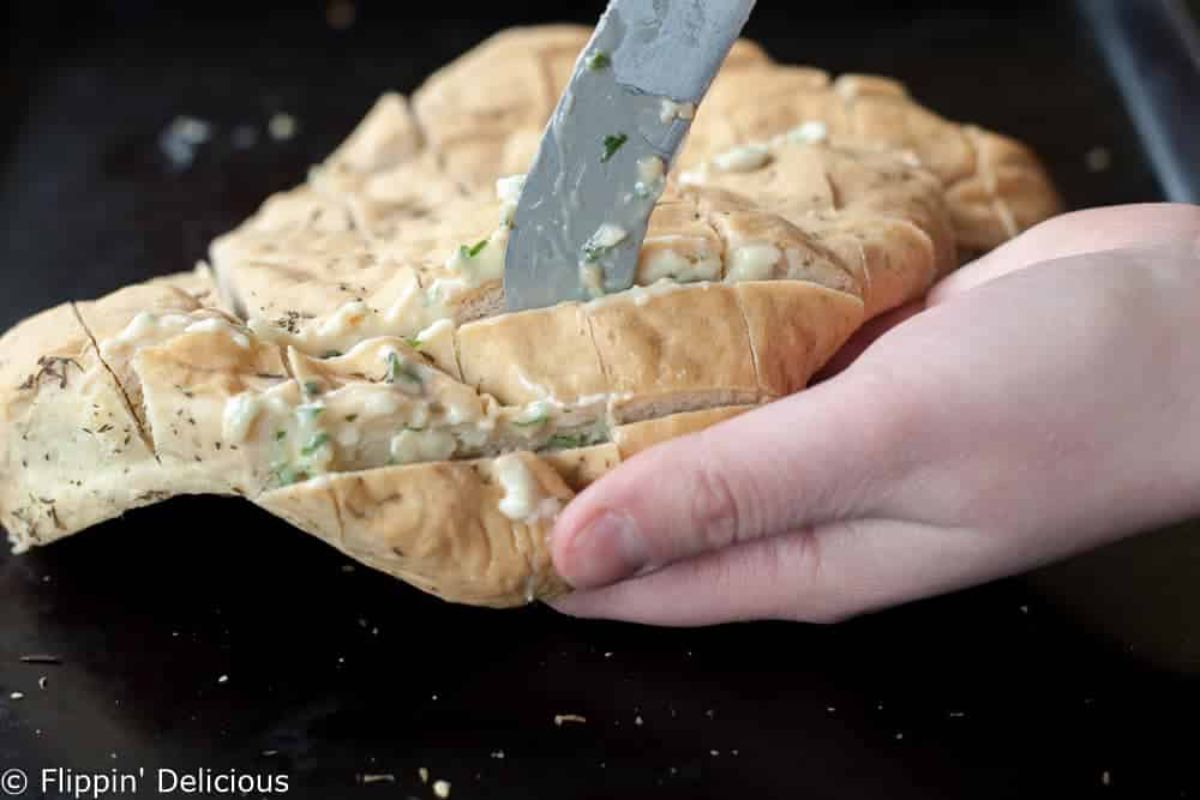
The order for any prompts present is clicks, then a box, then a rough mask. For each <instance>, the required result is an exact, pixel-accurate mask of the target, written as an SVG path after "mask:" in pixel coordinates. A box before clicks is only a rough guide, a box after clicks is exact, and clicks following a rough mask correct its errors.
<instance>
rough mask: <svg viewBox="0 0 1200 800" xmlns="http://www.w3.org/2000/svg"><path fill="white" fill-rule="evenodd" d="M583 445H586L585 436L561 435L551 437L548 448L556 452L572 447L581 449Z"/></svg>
mask: <svg viewBox="0 0 1200 800" xmlns="http://www.w3.org/2000/svg"><path fill="white" fill-rule="evenodd" d="M585 444H587V437H586V436H582V435H578V436H569V435H567V434H563V433H560V434H557V435H555V436H551V437H550V442H549V446H550V447H551V448H554V449H556V450H570V449H571V448H574V447H583V446H584V445H585Z"/></svg>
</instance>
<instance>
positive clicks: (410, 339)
mask: <svg viewBox="0 0 1200 800" xmlns="http://www.w3.org/2000/svg"><path fill="white" fill-rule="evenodd" d="M404 343H405V344H406V345H408V346H409V347H411V348H412V349H413V350H420V349H421V337H420V336H405V337H404Z"/></svg>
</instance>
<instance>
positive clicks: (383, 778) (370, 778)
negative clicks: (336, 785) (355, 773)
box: [359, 772, 396, 784]
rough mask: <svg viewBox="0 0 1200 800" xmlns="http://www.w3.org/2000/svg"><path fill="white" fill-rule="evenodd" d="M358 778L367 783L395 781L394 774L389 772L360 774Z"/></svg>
mask: <svg viewBox="0 0 1200 800" xmlns="http://www.w3.org/2000/svg"><path fill="white" fill-rule="evenodd" d="M359 780H361V781H362V782H363V783H364V784H368V783H395V782H396V776H395V775H393V774H391V773H390V772H383V773H376V774H371V775H360V776H359Z"/></svg>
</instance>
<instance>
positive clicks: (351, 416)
mask: <svg viewBox="0 0 1200 800" xmlns="http://www.w3.org/2000/svg"><path fill="white" fill-rule="evenodd" d="M356 419H358V414H347V415H346V422H354V420H356Z"/></svg>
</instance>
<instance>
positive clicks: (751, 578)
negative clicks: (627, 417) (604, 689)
mask: <svg viewBox="0 0 1200 800" xmlns="http://www.w3.org/2000/svg"><path fill="white" fill-rule="evenodd" d="M1110 248H1125V249H1117V250H1113V249H1110ZM1097 251H1099V252H1097ZM1033 264H1036V265H1037V266H1036V268H1033V269H1025V267H1028V266H1031V265H1033ZM905 316H907V317H908V318H907V319H904V317H905ZM893 319H894V320H903V321H900V322H899V324H897V325H895V327H892V328H891V329H890V330H886V331H883V332H882V335H879V336H878V338H877V339H876V340H875V341H874V342H872V343H870V344H869V346H867V347H866V349H865V350H864V351H863V352H862V353H861V355H859V356H858V357H857V358H856V359H855V360H854V361H853V362H852V363H850V364H849V366H847V367H845V368H844V369H843V370H842V371H840V372H838V373H837V374H836V375H835V376H834V377H832V378H830V379H829V380H827V381H825V382H824V383H821V384H818V385H817V386H814V387H812V388H810V389H808V390H806V391H804V392H802V393H800V394H798V395H795V396H792V397H789V398H785V399H783V400H780V401H778V402H776V403H773V404H771V405H769V406H766V407H764V408H761V409H756V410H755V411H753V412H750V413H747V414H744V415H742V416H740V417H737V418H735V419H733V420H730V421H728V422H725V423H723V424H721V425H719V426H716V427H714V428H711V429H709V430H706V431H702V432H700V433H698V434H694V435H691V436H688V437H684V438H682V439H678V440H674V441H671V442H667V443H665V444H662V445H660V446H658V447H655V448H652V449H651V450H648V451H646V452H644V453H642V454H639V455H638V456H637V457H635V458H633V459H631V460H630V461H629V462H628V463H627V464H625V465H622V466H621V467H620V468H619V469H617V470H616V471H614V472H613V473H612V474H610V475H608V476H605V477H604V478H603V479H602V480H600V481H598V482H597V483H596V484H595V485H594V486H592V487H590V488H589V489H587V490H586V491H585V492H583V493H582V494H581V495H580V496H579V497H578V498H576V500H575V501H574V502H572V503H571V504H570V506H569V507H568V508H567V509H566V511H565V512H564V513H563V515H562V517H561V518H560V519H559V521H558V523H557V525H556V527H555V530H554V534H553V537H552V550H553V555H554V562H555V566H556V568H557V569H558V570H559V572H560V573H561V574H562V575H563V576H564V577H565V578H566V579H567V580H568V581H570V582H571V583H572V584H573V585H574V586H575V587H576V589H577V591H576V592H575V593H573V594H572V595H569V596H567V597H565V598H564V599H562V600H559V601H557V602H556V603H555V606H556V607H557V608H559V609H560V610H562V611H564V612H566V613H569V614H575V615H579V616H588V617H607V618H617V619H626V620H632V621H639V622H646V623H654V624H668V625H696V624H709V623H717V622H723V621H730V620H741V619H753V618H783V619H796V620H807V621H833V620H838V619H842V618H845V617H848V616H852V615H855V614H858V613H861V612H865V611H869V610H872V609H877V608H880V607H884V606H888V605H892V604H895V603H899V602H903V601H906V600H911V599H914V598H918V597H923V596H927V595H931V594H936V593H939V592H944V591H948V590H952V589H955V588H959V587H962V586H966V585H970V584H974V583H978V582H982V581H985V580H989V579H991V578H995V577H999V576H1002V575H1007V574H1011V573H1014V572H1018V571H1021V570H1024V569H1027V568H1030V567H1033V566H1036V565H1039V564H1042V563H1045V562H1048V561H1051V560H1054V559H1056V558H1060V557H1063V556H1065V555H1068V554H1070V553H1074V552H1077V551H1080V550H1083V549H1086V548H1089V547H1092V546H1095V545H1098V544H1101V543H1103V542H1106V541H1110V540H1112V539H1115V538H1118V537H1120V536H1122V535H1126V534H1129V533H1132V532H1134V531H1136V530H1139V529H1144V528H1148V527H1152V526H1155V525H1158V524H1162V523H1166V522H1169V521H1173V520H1176V519H1180V518H1183V517H1186V516H1188V515H1191V514H1194V513H1196V512H1198V511H1200V347H1196V346H1194V344H1193V339H1194V338H1195V337H1196V336H1197V334H1198V333H1200V208H1196V207H1190V206H1178V205H1177V206H1170V205H1156V206H1133V207H1124V208H1114V209H1102V210H1097V211H1090V212H1082V213H1079V214H1072V215H1068V216H1065V217H1061V218H1058V219H1056V220H1051V221H1050V222H1047V223H1044V224H1043V225H1041V226H1039V227H1038V228H1035V229H1034V230H1032V231H1030V232H1028V233H1026V234H1025V235H1024V236H1022V237H1020V238H1019V239H1017V240H1015V241H1014V242H1012V243H1010V244H1009V245H1006V246H1005V247H1003V248H1000V249H999V250H997V251H995V252H994V253H992V254H990V255H989V256H987V257H986V258H984V259H981V260H980V261H977V262H975V263H974V264H972V265H970V266H968V267H965V268H964V269H963V270H961V271H959V272H958V273H956V274H955V275H953V276H951V277H950V278H947V279H946V280H945V281H944V282H943V283H942V284H940V285H939V286H937V287H935V289H934V291H933V292H932V293H931V294H930V298H929V302H928V307H927V308H925V309H924V310H919V313H915V314H914V313H913V310H912V309H910V310H908V311H907V312H901V313H900V314H898V315H895V316H894V318H893ZM880 332H881V329H880V327H879V326H876V329H875V330H874V331H868V332H867V334H866V336H865V337H864V338H870V336H873V335H878V334H880ZM853 349H854V348H851V350H853Z"/></svg>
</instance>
